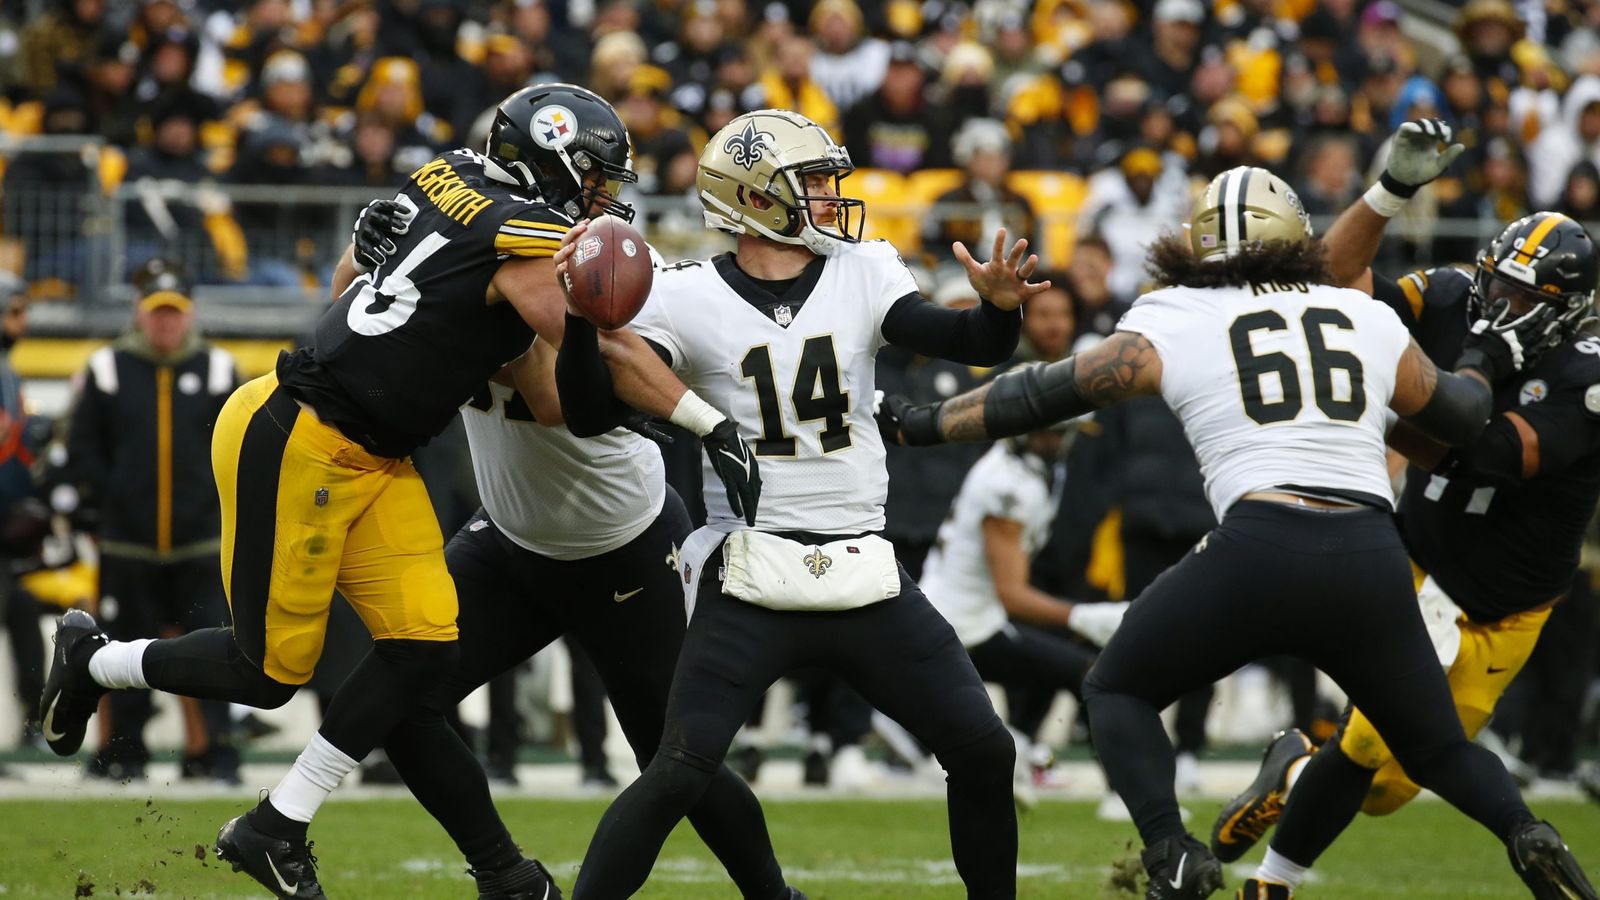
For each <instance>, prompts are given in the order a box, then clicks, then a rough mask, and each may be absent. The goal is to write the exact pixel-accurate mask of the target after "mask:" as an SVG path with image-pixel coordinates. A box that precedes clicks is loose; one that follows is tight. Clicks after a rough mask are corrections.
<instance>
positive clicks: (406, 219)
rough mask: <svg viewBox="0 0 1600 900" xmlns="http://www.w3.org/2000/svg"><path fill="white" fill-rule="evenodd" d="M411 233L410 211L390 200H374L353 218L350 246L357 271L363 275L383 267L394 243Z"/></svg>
mask: <svg viewBox="0 0 1600 900" xmlns="http://www.w3.org/2000/svg"><path fill="white" fill-rule="evenodd" d="M410 229H411V211H410V210H409V209H406V207H405V205H404V204H401V203H396V202H395V201H393V200H374V201H372V202H371V203H368V204H367V205H366V207H365V208H363V209H362V210H361V214H360V215H358V216H356V227H355V228H354V229H353V230H352V231H351V232H350V243H352V244H354V245H355V250H354V252H353V253H352V258H353V261H354V262H355V266H356V271H357V272H358V273H360V274H362V275H365V274H367V273H368V272H371V271H372V270H373V269H376V268H378V267H379V266H381V265H383V264H384V263H385V262H386V261H387V260H388V259H389V254H391V253H393V252H394V251H395V244H394V239H395V238H396V237H397V236H399V235H402V234H405V233H406V232H407V231H409V230H410Z"/></svg>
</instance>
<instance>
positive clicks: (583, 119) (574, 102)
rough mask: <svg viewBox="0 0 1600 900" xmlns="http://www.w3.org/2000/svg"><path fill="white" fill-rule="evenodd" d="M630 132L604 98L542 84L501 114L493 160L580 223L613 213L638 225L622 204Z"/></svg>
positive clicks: (508, 102) (492, 140)
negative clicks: (582, 219)
mask: <svg viewBox="0 0 1600 900" xmlns="http://www.w3.org/2000/svg"><path fill="white" fill-rule="evenodd" d="M630 150H631V148H630V147H629V144H628V129H627V127H626V126H624V125H623V124H622V119H621V118H619V117H618V116H617V111H616V110H615V109H612V108H611V104H609V103H607V102H606V101H605V100H604V99H602V98H601V97H600V95H598V94H596V93H595V92H593V91H591V90H588V89H587V88H581V87H578V86H577V85H575V84H536V85H534V86H532V87H525V88H523V89H522V90H520V91H517V92H516V93H514V94H512V95H511V96H509V97H507V98H506V99H505V100H504V101H502V102H501V103H500V107H499V108H498V109H496V110H495V115H494V125H492V126H490V128H489V144H488V146H487V147H486V148H485V151H484V152H485V154H486V155H487V156H488V157H489V159H491V160H493V161H494V162H495V163H496V164H497V165H499V166H500V168H502V169H504V170H505V172H506V174H507V175H509V176H510V177H511V178H512V179H514V180H516V181H517V183H519V184H521V185H522V186H523V187H526V188H533V189H535V190H537V191H538V192H539V193H540V195H541V198H542V199H543V200H544V202H545V203H548V204H550V205H551V206H554V207H556V208H557V209H560V210H561V211H563V212H565V213H566V214H567V215H568V216H571V217H572V218H573V219H581V218H584V217H586V216H591V215H596V214H598V213H608V214H610V215H613V216H616V217H617V218H619V219H622V220H623V221H624V222H631V221H633V207H631V206H629V205H627V204H626V203H622V202H620V201H619V200H618V199H617V195H618V193H620V192H621V190H622V185H623V184H625V183H632V182H635V181H638V180H639V176H637V175H635V174H634V173H633V161H632V159H631V157H630Z"/></svg>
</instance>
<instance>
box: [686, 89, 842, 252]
mask: <svg viewBox="0 0 1600 900" xmlns="http://www.w3.org/2000/svg"><path fill="white" fill-rule="evenodd" d="M854 171H855V166H854V165H853V164H851V162H850V154H849V152H848V151H846V150H845V149H844V148H843V147H841V146H839V145H838V144H835V143H834V142H833V138H832V137H830V136H829V135H828V132H827V131H825V130H824V129H823V128H822V126H821V125H818V124H817V123H815V122H813V121H811V120H810V119H808V118H806V117H805V116H802V115H799V114H798V113H792V112H789V111H788V110H782V109H758V110H756V111H755V112H748V113H745V114H744V115H742V116H739V117H738V118H736V119H734V120H733V121H731V122H729V123H728V124H727V125H724V126H723V127H722V130H721V131H718V132H717V133H716V135H715V136H713V137H712V138H711V141H710V142H709V143H707V144H706V148H705V150H704V152H702V153H701V154H700V174H699V176H698V177H697V178H696V180H695V187H696V188H697V189H698V190H699V192H700V204H701V205H702V206H703V207H705V215H706V225H707V226H708V227H711V228H715V229H718V230H719V231H727V232H731V233H733V234H751V235H756V236H759V237H764V238H768V239H770V240H774V241H779V242H781V243H785V244H800V245H803V246H805V247H807V248H809V249H810V250H811V251H812V252H813V253H817V254H819V255H822V256H826V255H828V254H829V253H832V252H833V250H834V249H835V248H837V247H838V245H839V244H840V243H841V242H842V243H855V242H856V241H859V240H861V228H862V226H863V225H864V224H865V223H866V204H865V203H864V202H862V201H861V200H857V199H852V198H847V197H840V196H824V195H811V194H807V193H806V186H805V184H806V177H807V176H809V175H819V174H820V175H829V176H832V178H833V184H834V189H835V192H836V193H837V192H838V187H839V182H840V181H841V180H842V179H843V178H844V177H845V176H846V175H849V174H850V173H851V172H854ZM813 201H824V202H827V203H830V204H833V205H834V209H835V213H834V215H835V218H834V220H833V222H832V223H831V224H830V223H825V222H818V221H816V220H815V219H814V218H813V216H812V214H811V203H812V202H813Z"/></svg>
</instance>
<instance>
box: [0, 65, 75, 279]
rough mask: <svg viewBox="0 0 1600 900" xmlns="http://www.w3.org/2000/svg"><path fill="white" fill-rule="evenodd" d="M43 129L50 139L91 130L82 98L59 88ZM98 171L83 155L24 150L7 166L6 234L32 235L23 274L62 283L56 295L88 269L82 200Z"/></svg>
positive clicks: (0, 195)
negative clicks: (80, 212) (79, 215)
mask: <svg viewBox="0 0 1600 900" xmlns="http://www.w3.org/2000/svg"><path fill="white" fill-rule="evenodd" d="M43 107H44V109H43V115H42V118H41V129H42V130H43V132H44V133H45V134H46V135H69V134H84V133H87V132H88V130H89V122H88V117H87V116H85V115H84V107H85V100H84V97H83V94H82V92H80V91H79V90H78V89H77V88H75V87H73V86H71V85H70V84H65V83H63V84H58V85H56V87H55V88H54V89H53V90H51V92H50V94H49V95H48V96H47V97H45V100H44V104H43ZM95 186H96V185H95V171H94V169H92V168H91V167H90V164H89V161H88V160H87V159H85V157H84V155H83V154H81V153H71V152H67V153H63V152H60V151H58V150H24V151H22V152H20V153H18V154H17V155H16V156H13V157H11V159H9V160H8V161H7V164H6V167H5V181H4V191H3V192H0V202H3V204H4V206H3V208H4V213H5V224H6V230H7V231H8V232H11V233H13V234H19V235H28V236H29V237H32V238H33V239H32V240H28V241H27V242H26V244H25V245H24V247H23V253H24V258H23V269H22V274H23V275H24V276H26V277H27V279H28V280H29V281H30V282H32V283H34V284H35V285H36V286H37V285H39V284H40V283H41V282H44V281H47V280H49V281H52V282H56V285H55V286H54V287H53V288H52V292H53V293H68V292H69V291H70V289H69V288H68V287H67V285H71V284H76V283H78V282H79V281H80V280H81V279H82V277H83V275H84V274H85V272H86V270H87V268H88V262H89V259H88V254H89V252H90V251H89V244H88V241H89V240H90V238H89V237H88V236H86V235H83V234H82V225H81V220H80V219H79V217H78V214H77V210H78V204H79V199H78V198H79V197H80V196H82V195H83V194H84V193H87V192H89V191H92V190H94V189H95Z"/></svg>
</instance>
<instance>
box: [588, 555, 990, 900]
mask: <svg viewBox="0 0 1600 900" xmlns="http://www.w3.org/2000/svg"><path fill="white" fill-rule="evenodd" d="M719 552H720V551H719ZM717 570H718V566H717V565H716V564H715V563H708V564H707V565H706V566H705V567H704V573H703V574H702V576H701V579H700V586H699V594H698V599H697V602H696V604H695V608H694V617H693V619H692V620H691V621H690V623H689V634H688V637H687V638H685V640H684V643H683V654H682V657H681V658H680V660H679V662H678V669H677V673H676V674H675V675H674V676H673V681H672V695H671V697H670V699H669V700H668V706H667V727H666V731H665V733H664V734H663V736H662V740H661V748H660V750H659V751H657V753H656V755H655V758H654V759H653V760H651V762H650V766H649V767H648V768H647V769H645V771H644V774H643V775H641V776H640V778H639V780H638V781H635V782H634V783H633V784H632V785H630V786H629V787H628V789H627V790H625V791H623V792H622V795H621V796H619V797H618V798H617V800H616V802H614V803H612V804H611V808H610V809H608V810H606V814H605V816H604V817H602V818H601V820H600V826H599V827H598V828H597V829H596V830H595V835H594V840H593V841H591V842H590V844H589V852H588V854H587V855H586V856H585V857H584V862H583V868H582V869H580V870H579V873H578V883H577V886H576V888H575V889H574V892H573V896H574V897H575V898H576V900H614V898H621V897H629V896H632V895H633V893H634V892H635V891H637V890H639V888H640V886H641V885H643V884H644V881H645V879H646V878H647V877H648V876H649V874H650V869H651V867H652V866H654V865H655V861H656V857H657V855H659V854H660V852H661V844H662V842H663V841H665V840H666V838H667V835H668V834H669V833H671V831H672V829H673V827H674V826H675V825H677V823H678V820H679V819H681V818H682V817H683V815H684V813H686V812H687V811H689V810H690V809H691V808H693V806H694V804H695V801H696V800H697V799H699V798H700V797H702V796H703V795H704V793H705V791H706V790H707V789H708V786H709V785H711V784H713V783H715V781H716V779H717V778H718V777H719V775H718V773H720V772H725V771H727V770H726V768H725V767H723V765H722V760H723V757H724V756H725V755H726V754H727V751H728V744H729V743H730V742H731V741H732V740H733V736H734V733H735V732H736V731H738V730H739V726H740V725H741V724H742V723H743V722H744V721H745V719H746V718H747V716H748V715H749V712H750V709H751V707H752V706H754V705H755V703H756V701H757V700H758V699H759V698H760V697H761V695H762V693H763V692H765V691H766V689H767V688H768V687H769V686H770V685H771V684H772V683H773V682H774V681H776V680H777V679H778V678H779V677H781V676H782V675H783V674H784V673H786V672H788V671H790V670H791V669H794V668H797V667H800V666H816V667H819V668H822V669H826V670H828V671H831V672H833V673H835V674H837V675H839V676H840V677H841V678H843V679H844V680H845V681H846V682H848V683H849V684H850V686H851V687H853V688H855V689H856V690H857V691H858V692H860V694H861V695H862V696H863V697H864V698H866V700H867V702H868V703H870V704H872V705H873V706H875V707H877V708H878V709H879V710H881V711H882V712H883V713H884V714H885V715H888V716H889V717H890V718H892V719H894V720H896V721H897V722H899V723H900V724H901V725H902V726H904V727H905V729H906V730H907V731H909V732H910V733H911V734H912V735H913V736H914V737H916V738H917V739H918V740H919V741H921V742H922V743H923V744H925V745H927V746H928V748H929V749H931V750H932V751H933V753H934V755H935V756H937V757H938V759H939V762H940V764H942V765H943V766H944V769H945V772H946V778H947V781H948V784H949V788H948V805H949V819H950V843H951V850H952V851H953V854H954V856H955V864H956V871H957V872H958V873H959V874H960V875H961V879H962V881H964V882H965V883H966V886H967V894H968V896H969V897H971V898H982V900H1006V898H1012V897H1015V896H1016V869H1017V818H1016V808H1015V807H1014V806H1013V804H1012V799H1011V774H1012V767H1013V764H1014V762H1015V760H1016V745H1015V744H1014V743H1013V742H1012V739H1011V735H1010V733H1008V732H1007V731H1006V728H1005V725H1003V724H1002V723H1001V722H1000V717H999V716H997V715H996V714H995V711H994V706H993V704H991V703H990V702H989V695H988V693H987V692H986V691H985V690H984V687H983V681H982V680H981V679H980V678H979V677H978V673H977V670H975V669H974V668H973V666H972V660H971V659H970V658H968V656H967V652H966V650H965V649H964V648H963V647H962V646H961V642H960V640H958V639H957V638H956V634H955V631H954V630H953V629H951V627H950V625H949V623H948V622H946V621H945V620H944V618H943V617H942V616H940V615H939V613H938V611H937V610H935V609H934V608H933V606H932V605H931V604H929V603H928V599H927V597H925V596H923V594H922V591H921V590H920V589H918V588H917V586H916V584H915V582H913V581H912V580H911V579H910V577H908V576H907V575H906V574H905V570H903V569H902V570H901V572H900V595H899V596H897V597H894V598H892V599H889V600H884V601H881V602H879V603H873V604H871V605H869V606H864V607H862V608H860V609H853V610H846V611H841V612H778V611H775V610H770V609H766V608H763V607H759V606H755V605H752V604H749V603H746V602H744V601H742V600H739V599H736V598H734V597H730V596H728V595H726V594H723V593H722V586H721V583H720V582H719V581H718V574H717Z"/></svg>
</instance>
